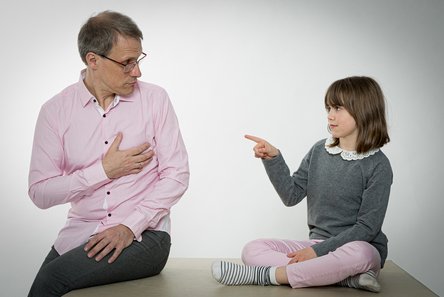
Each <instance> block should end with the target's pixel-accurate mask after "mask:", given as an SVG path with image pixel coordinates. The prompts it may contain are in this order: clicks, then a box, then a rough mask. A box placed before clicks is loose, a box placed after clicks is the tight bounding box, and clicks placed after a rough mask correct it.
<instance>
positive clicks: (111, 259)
mask: <svg viewBox="0 0 444 297" xmlns="http://www.w3.org/2000/svg"><path fill="white" fill-rule="evenodd" d="M121 253H122V249H121V248H116V249H115V250H114V253H113V255H112V256H111V257H110V258H109V259H108V263H109V264H111V263H113V262H114V261H115V260H116V259H117V257H119V255H120V254H121Z"/></svg>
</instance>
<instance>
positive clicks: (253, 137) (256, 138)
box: [244, 134, 264, 143]
mask: <svg viewBox="0 0 444 297" xmlns="http://www.w3.org/2000/svg"><path fill="white" fill-rule="evenodd" d="M244 137H245V138H246V139H249V140H251V141H254V142H256V143H259V142H261V141H264V140H263V139H262V138H259V137H256V136H253V135H248V134H247V135H245V136H244Z"/></svg>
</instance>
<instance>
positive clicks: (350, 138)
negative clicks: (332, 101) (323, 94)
mask: <svg viewBox="0 0 444 297" xmlns="http://www.w3.org/2000/svg"><path fill="white" fill-rule="evenodd" d="M327 113H328V116H327V119H328V126H329V128H330V131H331V135H332V136H333V137H334V138H337V139H339V146H340V147H341V148H342V149H344V150H348V151H354V150H356V139H357V137H358V128H357V126H356V122H355V119H354V118H353V117H352V116H351V115H350V113H349V112H348V111H347V110H346V109H345V108H344V107H342V106H327Z"/></svg>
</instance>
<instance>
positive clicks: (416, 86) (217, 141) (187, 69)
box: [0, 0, 444, 296]
mask: <svg viewBox="0 0 444 297" xmlns="http://www.w3.org/2000/svg"><path fill="white" fill-rule="evenodd" d="M105 9H112V10H118V11H121V12H123V13H126V14H128V15H130V16H131V17H132V18H133V19H134V20H135V21H136V22H137V23H138V24H139V26H140V27H141V29H142V30H143V31H144V34H145V40H144V42H143V46H144V49H145V50H146V51H147V52H148V53H149V56H148V58H147V59H146V61H144V63H143V65H142V71H143V74H144V76H143V77H142V79H144V80H147V81H150V82H153V83H156V84H159V85H161V86H163V87H165V88H166V89H167V91H168V92H169V94H170V97H171V99H172V101H173V104H174V106H175V109H176V112H177V114H178V116H179V119H180V123H181V127H182V132H183V136H184V138H185V141H186V144H187V148H188V151H189V155H190V165H191V170H192V175H191V184H190V188H189V191H188V192H187V193H186V195H185V196H184V197H183V199H182V200H181V201H180V202H179V204H177V206H175V207H174V208H173V217H172V218H173V230H172V233H173V234H172V235H173V247H172V256H173V257H239V255H240V250H241V248H242V246H243V245H244V244H245V243H246V242H247V241H249V240H251V239H254V238H257V237H283V238H305V237H306V236H307V227H306V223H305V220H306V206H305V203H302V205H300V206H297V207H293V208H285V207H284V206H283V205H282V204H281V202H280V201H279V199H278V197H277V195H276V194H275V193H274V191H273V189H272V186H271V185H270V184H269V182H268V180H267V178H266V175H265V172H264V170H263V168H262V165H261V164H260V162H259V161H258V160H256V159H254V158H253V156H252V150H251V149H252V143H249V142H248V141H246V140H244V139H243V134H245V133H250V134H255V135H258V136H262V137H264V138H266V139H268V140H269V141H270V142H271V143H273V144H274V145H276V146H277V147H279V148H280V149H281V150H282V152H283V153H284V154H285V157H286V159H287V161H288V163H289V165H290V167H291V169H292V170H296V169H297V166H298V165H299V162H300V160H301V158H302V157H303V156H304V155H305V153H306V152H307V150H308V149H309V148H310V146H311V145H312V144H313V143H314V142H315V141H316V140H318V139H320V138H323V137H326V135H327V132H326V114H325V111H324V109H323V96H324V92H325V90H326V88H327V87H328V85H329V84H330V83H331V82H333V81H334V80H336V79H338V78H342V77H345V76H349V75H369V76H373V77H374V78H376V79H377V80H378V81H379V82H380V84H381V86H382V88H383V89H384V92H385V94H386V97H387V101H388V113H389V125H390V132H391V138H392V142H391V143H390V144H388V145H387V146H386V147H385V148H384V149H383V150H384V152H385V153H386V154H387V155H388V157H389V158H390V160H391V162H392V166H393V170H394V174H395V179H394V184H393V188H392V195H391V200H390V205H389V209H388V213H387V216H386V221H385V225H384V231H385V232H386V233H387V235H388V237H389V239H390V252H389V259H392V260H394V261H395V262H396V263H397V264H398V265H400V266H401V267H402V268H403V269H405V270H406V271H408V272H409V273H411V274H412V275H413V276H414V277H416V278H417V279H419V280H420V281H421V282H423V283H424V284H425V285H427V286H428V287H430V288H431V289H432V290H433V291H434V292H436V293H437V294H439V295H444V285H443V283H442V275H443V274H444V270H443V267H444V262H443V257H442V255H440V252H439V251H440V250H441V249H442V246H443V245H444V242H443V231H442V228H441V226H443V219H442V216H441V214H442V211H443V202H442V193H443V190H444V189H443V182H442V178H443V177H444V172H443V165H444V162H443V156H442V153H441V150H442V146H443V140H442V137H443V136H442V132H441V131H442V129H443V128H444V123H443V117H442V112H443V111H444V100H443V98H442V93H443V92H442V86H443V77H444V70H443V69H444V62H443V56H442V53H443V52H444V28H443V27H444V19H443V18H442V16H443V14H444V2H443V1H412V0H410V1H405V0H392V1H382V0H381V1H355V0H350V1H327V0H325V1H294V0H287V1H258V0H254V1H253V0H251V1H239V0H229V1H203V0H202V1H173V0H166V1H97V0H90V1H48V0H45V1H29V3H27V2H26V1H24V0H18V1H13V2H12V1H11V2H10V3H8V5H7V7H6V8H5V7H3V8H2V9H1V11H0V30H1V37H2V45H1V47H0V57H1V60H0V61H1V63H0V66H1V74H0V75H1V83H2V92H1V94H0V96H1V97H2V98H1V108H0V123H1V126H0V129H1V130H0V133H1V134H0V137H1V139H2V141H1V143H2V145H1V154H0V158H1V159H0V164H1V165H2V168H3V170H2V173H1V178H0V191H1V196H0V198H1V199H0V208H1V209H2V212H3V213H2V216H0V220H1V224H0V226H1V228H2V229H1V230H2V232H1V234H2V244H1V247H0V251H1V252H0V257H1V258H0V263H1V265H0V272H1V276H0V287H1V288H2V293H3V294H4V295H5V296H23V295H25V294H26V292H27V290H28V288H29V286H30V284H31V282H32V280H33V277H34V275H35V273H36V271H37V269H38V267H39V265H40V263H41V261H42V260H43V258H44V256H45V255H46V253H47V252H48V250H49V248H50V246H51V244H52V242H53V240H54V238H55V237H56V235H57V232H58V230H59V229H60V228H61V226H62V224H63V223H64V220H65V216H66V211H67V206H59V207H54V208H52V209H49V210H40V209H38V208H37V207H35V206H34V205H33V204H32V203H31V201H30V200H29V198H28V196H27V174H28V173H27V171H28V166H29V158H30V153H31V144H32V137H33V130H34V124H35V120H36V117H37V114H38V111H39V108H40V106H41V105H42V103H43V102H45V101H46V100H48V99H49V98H50V97H51V96H53V95H54V94H56V93H57V92H59V91H60V90H61V89H62V88H64V87H65V86H67V85H68V84H71V83H74V82H76V81H77V80H78V77H79V72H80V70H81V68H82V67H83V65H82V63H81V62H80V58H79V57H78V53H77V50H76V38H77V33H78V30H79V28H80V26H81V25H82V24H83V22H84V21H85V20H86V19H87V17H89V16H90V15H92V14H93V13H95V12H99V11H102V10H105Z"/></svg>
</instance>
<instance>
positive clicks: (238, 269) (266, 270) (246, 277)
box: [211, 261, 271, 286]
mask: <svg viewBox="0 0 444 297" xmlns="http://www.w3.org/2000/svg"><path fill="white" fill-rule="evenodd" d="M211 270H212V273H213V277H214V278H215V279H216V280H217V281H218V282H220V283H221V284H224V285H227V286H239V285H260V286H268V285H271V281H270V266H246V265H239V264H235V263H230V262H225V261H217V262H214V263H213V265H212V266H211Z"/></svg>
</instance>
